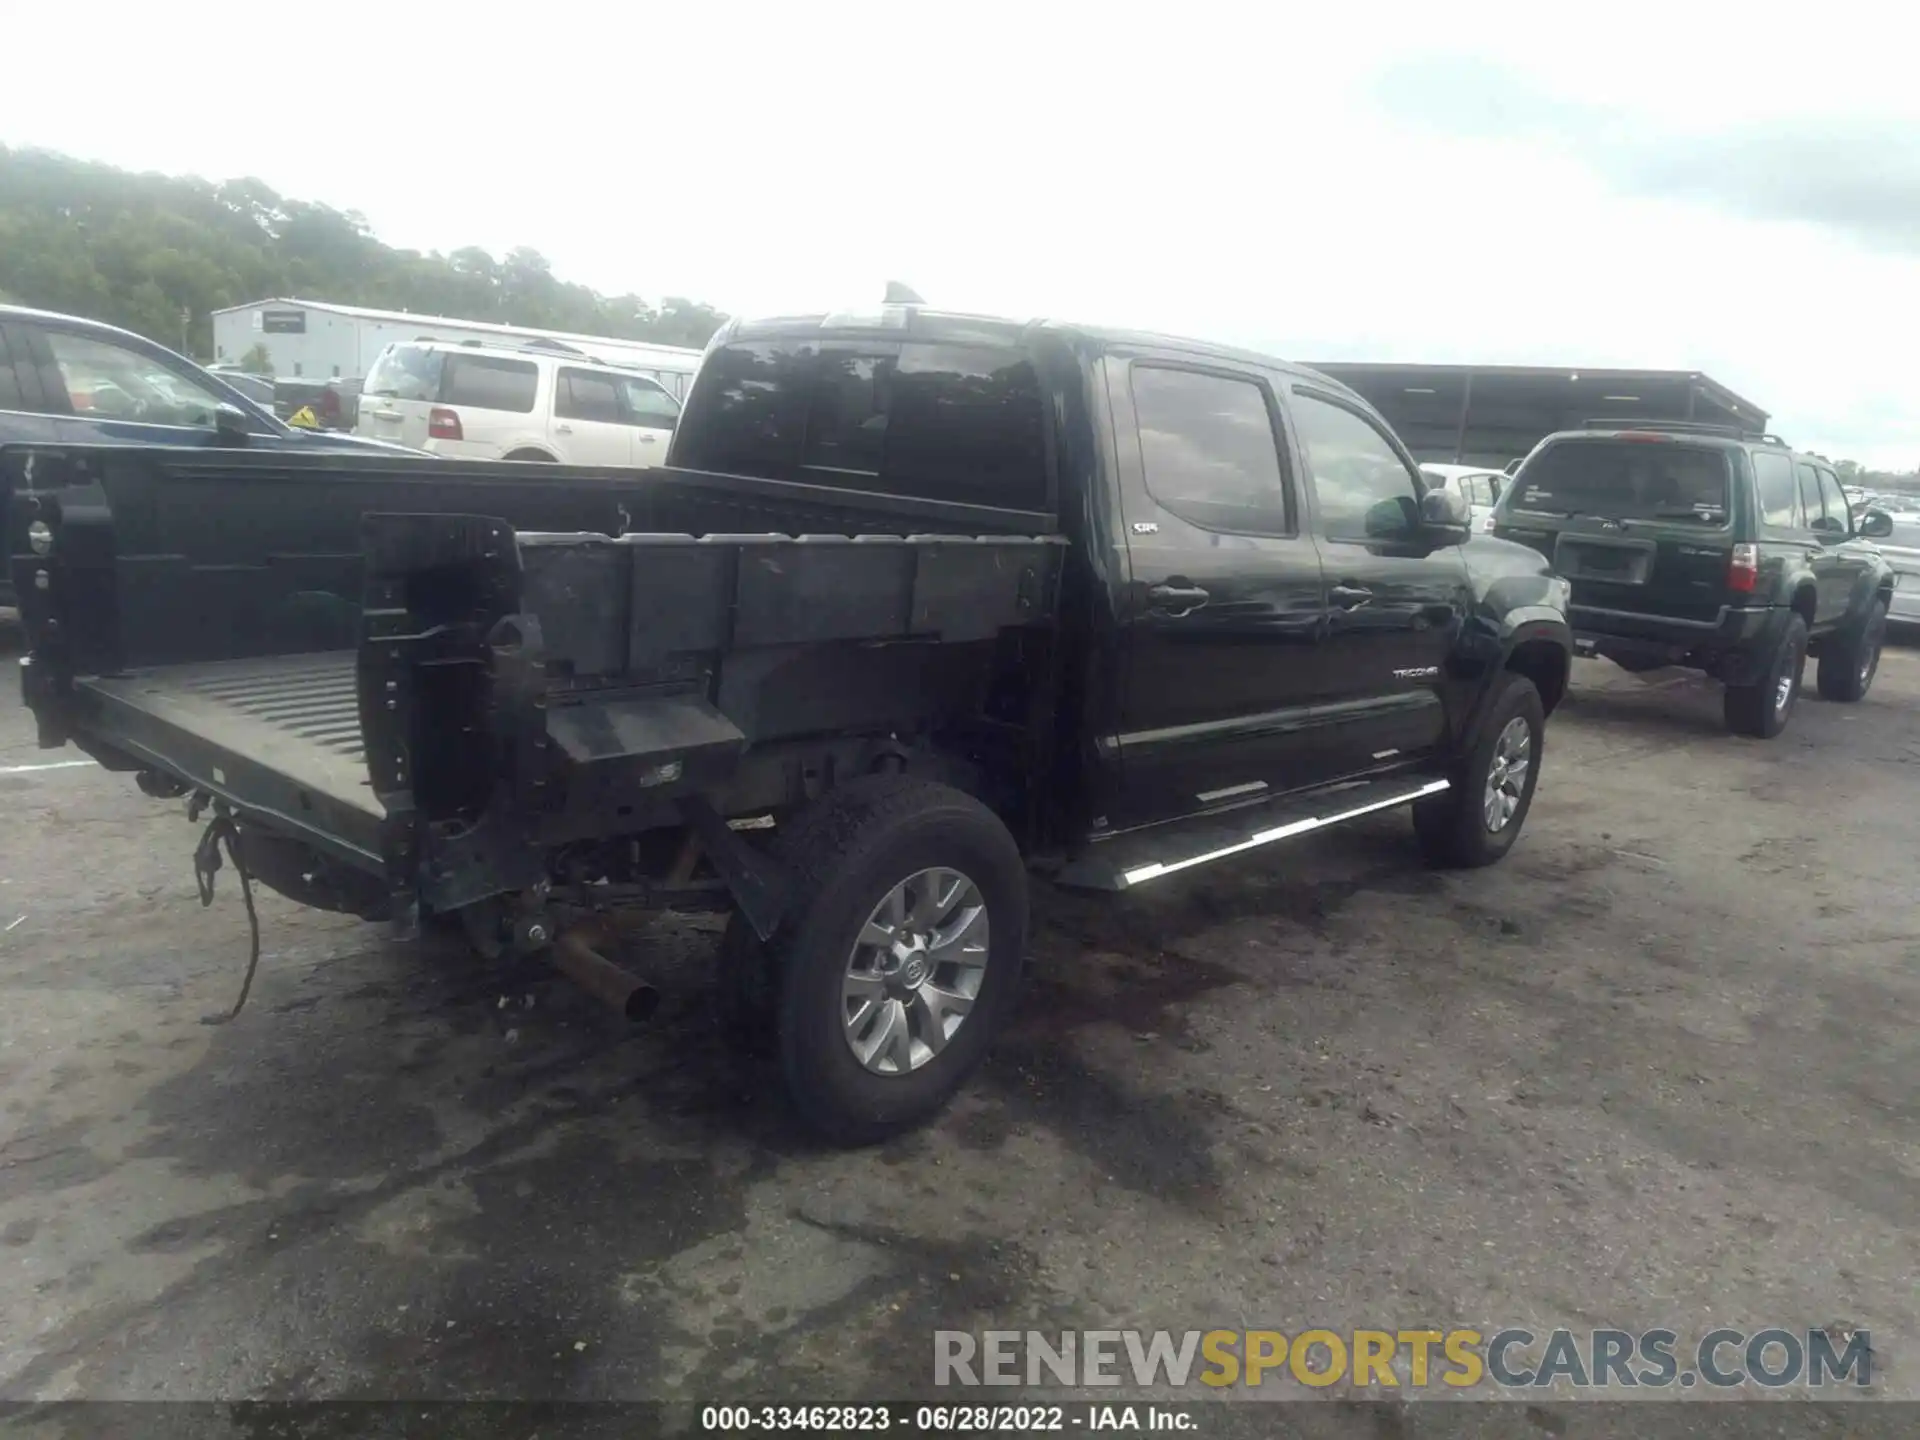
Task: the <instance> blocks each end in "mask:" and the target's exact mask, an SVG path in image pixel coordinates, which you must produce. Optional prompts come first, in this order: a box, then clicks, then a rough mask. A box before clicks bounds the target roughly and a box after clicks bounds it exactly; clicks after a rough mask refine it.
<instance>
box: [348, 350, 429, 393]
mask: <svg viewBox="0 0 1920 1440" xmlns="http://www.w3.org/2000/svg"><path fill="white" fill-rule="evenodd" d="M443 363H444V357H443V356H442V355H441V354H440V352H439V351H438V350H426V349H422V348H421V347H420V346H418V345H389V346H388V347H387V348H386V349H385V350H382V351H381V352H380V358H379V359H378V360H375V361H374V362H373V369H372V370H370V371H368V372H367V383H366V385H365V386H364V387H363V388H362V393H363V394H367V395H384V396H386V397H388V398H390V399H394V400H438V399H439V398H440V368H441V366H442V364H443Z"/></svg>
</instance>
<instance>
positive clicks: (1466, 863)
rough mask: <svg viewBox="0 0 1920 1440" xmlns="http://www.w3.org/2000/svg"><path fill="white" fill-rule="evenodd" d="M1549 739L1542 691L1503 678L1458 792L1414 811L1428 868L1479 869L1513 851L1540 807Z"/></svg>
mask: <svg viewBox="0 0 1920 1440" xmlns="http://www.w3.org/2000/svg"><path fill="white" fill-rule="evenodd" d="M1546 738H1547V712H1546V707H1545V706H1544V705H1543V704H1542V703H1541V701H1540V691H1539V689H1538V688H1537V687H1536V686H1535V685H1534V683H1533V681H1531V680H1529V679H1528V678H1527V677H1526V676H1524V675H1521V674H1518V673H1516V672H1515V671H1512V670H1507V671H1503V672H1502V673H1501V676H1500V679H1499V681H1498V688H1496V690H1495V691H1494V694H1493V698H1492V700H1491V701H1490V702H1489V704H1488V707H1487V716H1486V720H1485V722H1484V723H1483V724H1482V725H1481V727H1480V738H1479V740H1478V741H1477V742H1476V743H1475V745H1474V747H1473V752H1472V753H1471V754H1470V755H1468V756H1467V759H1466V762H1465V763H1464V764H1463V765H1461V767H1460V768H1459V769H1458V770H1456V771H1455V772H1454V774H1453V775H1452V776H1451V777H1450V778H1451V780H1452V788H1451V789H1449V790H1448V791H1447V792H1446V793H1445V794H1444V795H1435V796H1432V797H1430V798H1428V799H1426V800H1421V801H1419V802H1418V803H1416V804H1415V805H1414V807H1413V832H1414V834H1415V835H1417V836H1418V837H1419V839H1420V848H1421V850H1422V851H1423V852H1425V854H1426V857H1427V862H1428V863H1429V864H1432V865H1439V866H1444V867H1447V868H1451V869H1463V870H1467V869H1478V868H1479V867H1480V866H1482V865H1491V864H1493V863H1494V862H1495V861H1496V860H1499V859H1500V858H1501V857H1503V856H1504V855H1505V854H1506V853H1507V851H1509V850H1511V849H1512V848H1513V842H1514V841H1515V840H1517V839H1518V838H1519V836H1520V827H1521V826H1522V825H1524V824H1525V823H1526V819H1527V811H1528V810H1529V809H1530V808H1531V807H1532V805H1533V791H1534V787H1535V785H1537V784H1538V783H1539V780H1540V761H1541V759H1542V757H1543V756H1544V755H1545V753H1546ZM1521 766H1524V767H1525V768H1524V770H1521V769H1520V767H1521ZM1516 772H1518V773H1517V774H1516Z"/></svg>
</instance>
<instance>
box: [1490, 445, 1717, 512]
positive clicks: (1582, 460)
mask: <svg viewBox="0 0 1920 1440" xmlns="http://www.w3.org/2000/svg"><path fill="white" fill-rule="evenodd" d="M1513 508H1514V509H1516V510H1541V511H1548V512H1551V513H1555V514H1563V515H1601V516H1606V517H1608V518H1609V519H1615V520H1679V521H1691V522H1696V523H1698V524H1702V525H1724V524H1725V523H1726V520H1727V457H1726V452H1724V451H1722V450H1717V449H1711V448H1709V447H1707V446H1703V445H1682V444H1676V443H1674V442H1672V441H1667V440H1653V441H1640V440H1562V441H1560V442H1559V443H1557V444H1554V445H1551V446H1549V447H1548V448H1547V449H1546V450H1544V451H1542V452H1541V453H1540V454H1539V455H1537V456H1536V457H1534V459H1533V460H1532V461H1531V462H1530V463H1529V464H1528V465H1527V466H1526V467H1525V468H1524V469H1523V470H1522V471H1521V472H1520V474H1519V475H1518V476H1517V477H1516V479H1515V482H1514V496H1513Z"/></svg>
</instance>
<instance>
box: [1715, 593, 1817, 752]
mask: <svg viewBox="0 0 1920 1440" xmlns="http://www.w3.org/2000/svg"><path fill="white" fill-rule="evenodd" d="M1806 667H1807V622H1806V620H1805V619H1804V618H1802V617H1801V616H1800V615H1799V614H1798V613H1795V614H1794V615H1792V616H1790V617H1788V620H1787V628H1786V630H1785V632H1784V633H1783V634H1782V635H1781V636H1780V642H1779V644H1778V645H1776V646H1775V647H1774V651H1773V658H1772V659H1771V660H1769V661H1768V663H1767V669H1766V673H1765V675H1763V676H1762V677H1761V678H1760V680H1759V681H1758V682H1757V683H1756V684H1752V685H1729V686H1727V694H1726V698H1725V700H1724V701H1723V702H1722V705H1721V711H1722V714H1723V715H1724V717H1725V719H1726V722H1727V729H1729V730H1731V731H1732V732H1733V733H1734V734H1736V735H1751V736H1753V737H1754V738H1755V739H1758V740H1771V739H1773V738H1774V736H1776V735H1778V734H1779V733H1780V732H1781V731H1782V730H1784V729H1786V728H1787V720H1788V718H1789V717H1791V716H1792V714H1793V706H1794V702H1795V701H1797V700H1798V699H1799V698H1800V682H1801V677H1802V674H1803V672H1804V671H1805V670H1806Z"/></svg>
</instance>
